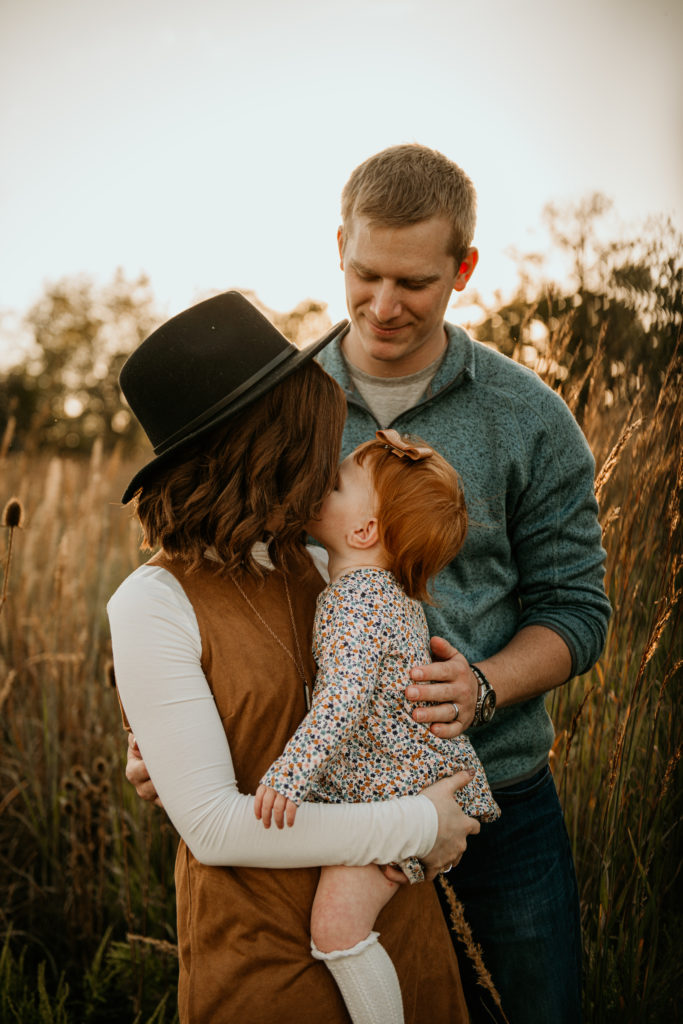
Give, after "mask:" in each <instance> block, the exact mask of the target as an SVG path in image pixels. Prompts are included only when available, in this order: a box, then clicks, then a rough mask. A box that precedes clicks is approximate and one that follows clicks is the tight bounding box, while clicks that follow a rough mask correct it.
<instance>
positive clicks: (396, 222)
mask: <svg viewBox="0 0 683 1024" xmlns="http://www.w3.org/2000/svg"><path fill="white" fill-rule="evenodd" d="M354 216H362V217H367V218H368V219H369V220H370V221H371V222H374V223H375V224H381V225H382V226H385V227H407V226H408V225H410V224H418V223H419V222H420V221H423V220H428V219H429V218H430V217H446V218H447V219H448V220H449V221H450V223H451V228H452V230H451V244H450V253H451V255H452V256H453V258H454V259H455V262H456V264H457V263H460V261H461V260H463V259H464V258H465V255H466V254H467V250H468V248H469V247H470V245H471V244H472V239H473V238H474V227H475V224H476V219H477V193H476V190H475V188H474V185H473V184H472V182H471V180H470V179H469V178H468V176H467V175H466V174H465V172H464V171H463V170H462V168H460V167H458V165H457V164H456V163H453V161H452V160H449V159H448V157H445V156H444V155H443V153H439V152H438V151H437V150H435V149H428V148H427V147H426V146H420V145H418V144H417V143H411V144H407V145H402V146H390V147H389V149H383V150H382V151H381V152H380V153H375V155H374V156H371V157H369V158H368V159H367V160H365V161H364V162H363V163H362V164H360V165H359V166H358V167H356V169H355V170H354V171H353V172H352V174H351V177H350V178H349V180H348V181H347V183H346V185H345V186H344V189H343V191H342V224H343V227H344V230H345V233H346V234H348V232H349V231H350V228H351V223H352V221H353V218H354Z"/></svg>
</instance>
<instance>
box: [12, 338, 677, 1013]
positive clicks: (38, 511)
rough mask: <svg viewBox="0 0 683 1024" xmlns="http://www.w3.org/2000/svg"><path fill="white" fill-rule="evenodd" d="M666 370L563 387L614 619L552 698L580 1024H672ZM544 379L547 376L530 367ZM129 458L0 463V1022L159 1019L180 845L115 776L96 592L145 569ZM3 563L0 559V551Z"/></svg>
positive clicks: (673, 650)
mask: <svg viewBox="0 0 683 1024" xmlns="http://www.w3.org/2000/svg"><path fill="white" fill-rule="evenodd" d="M682 368H683V367H682V365H681V360H680V357H675V359H674V362H673V363H672V365H671V367H670V369H669V375H668V377H667V380H666V382H665V384H664V386H663V387H662V388H661V389H660V390H659V391H658V393H657V394H654V393H652V392H651V391H650V390H649V385H647V384H646V383H645V382H644V383H643V387H642V388H641V390H640V391H638V392H637V397H636V400H635V402H634V403H630V402H629V403H627V402H626V400H625V399H623V398H621V397H620V396H619V395H618V394H615V393H614V392H613V390H608V389H607V386H606V384H605V383H604V378H603V376H602V374H601V369H600V359H599V356H598V357H597V358H596V361H595V362H594V364H593V367H592V368H591V372H590V374H589V376H588V377H587V378H585V379H584V380H583V381H572V380H571V377H570V378H568V380H567V381H566V382H565V383H564V384H563V386H562V391H563V394H564V397H565V398H566V400H567V401H568V402H569V404H570V405H571V406H572V407H573V408H575V409H576V410H577V413H578V415H579V418H580V420H581V422H582V426H583V428H584V431H585V433H586V436H587V437H588V440H589V442H590V444H591V447H592V449H593V451H594V453H595V456H596V461H597V465H598V470H599V474H598V492H599V497H600V504H601V515H602V521H603V527H604V532H605V546H606V548H607V550H608V566H607V587H608V592H609V595H610V598H611V600H612V603H613V607H614V615H613V619H612V622H611V626H610V632H609V636H608V640H607V645H606V649H605V652H604V655H603V657H602V659H601V661H600V662H599V664H598V665H597V666H596V668H594V669H593V670H592V671H591V672H590V673H588V674H587V675H585V676H583V677H581V678H579V679H576V680H574V681H572V682H571V683H570V684H569V685H568V686H566V687H563V688H561V689H560V690H558V691H557V692H556V693H555V694H554V695H553V696H552V697H551V698H549V700H550V707H551V712H552V715H553V719H554V721H555V724H556V730H557V739H556V743H555V746H554V750H553V756H552V767H553V771H554V773H555V777H556V780H557V782H558V786H559V789H560V794H561V797H562V800H563V804H564V807H565V811H566V816H567V822H568V827H569V830H570V835H571V838H572V842H573V846H574V850H575V854H576V861H577V870H578V874H579V885H580V891H581V899H582V913H583V933H584V946H585V953H586V987H585V1007H586V1020H587V1021H588V1022H595V1024H607V1022H617V1021H618V1022H619V1024H627V1022H634V1024H635V1022H639V1024H646V1022H656V1021H664V1020H666V1021H672V1020H678V1019H679V1015H680V1009H679V991H680V988H681V967H680V964H681V960H682V957H681V952H682V950H681V941H680V938H679V934H680V926H681V920H680V912H679V911H678V908H677V906H676V890H677V888H678V891H679V892H680V878H679V872H680V838H681V789H680V776H681V765H680V757H681V745H682V742H683V713H682V712H681V708H680V704H679V694H678V690H677V688H678V684H679V681H680V677H681V667H682V660H681V659H682V657H683V655H682V653H681V643H680V637H681V565H682V551H681V533H682V531H681V521H680V517H681V492H682V485H683V461H682V460H683V408H682V405H683V398H682V392H683V388H682V373H681V371H682ZM539 369H540V370H541V372H542V371H543V367H542V366H539ZM130 475H131V468H130V467H129V466H126V465H122V464H121V463H120V460H119V457H118V456H117V454H116V453H114V454H113V455H108V456H106V457H105V456H103V454H102V452H101V450H100V449H99V448H98V447H97V446H96V447H95V450H94V451H93V454H92V457H91V458H90V460H89V461H88V462H86V461H76V460H73V459H68V458H62V457H56V456H55V457H52V458H50V457H46V456H45V457H44V456H37V455H33V456H30V457H29V456H26V455H21V454H18V455H7V454H3V453H2V452H0V507H2V505H3V504H4V503H5V502H6V501H8V500H9V499H10V498H11V497H13V496H15V497H16V498H17V499H18V500H19V502H20V503H21V509H19V508H18V506H12V507H11V508H10V509H9V510H8V511H7V517H8V520H9V521H10V522H11V521H12V516H16V515H18V514H19V512H21V520H22V521H21V525H20V527H18V528H15V529H12V528H11V527H9V526H5V527H2V528H0V567H3V568H4V573H3V572H0V587H1V588H2V589H0V595H1V596H0V602H1V603H2V606H1V607H0V712H1V714H0V728H1V736H2V742H1V748H0V886H1V889H2V899H1V900H0V931H1V932H2V935H0V1024H4V1022H10V1021H12V1022H17V1024H18V1022H21V1024H32V1022H55V1024H66V1022H72V1024H81V1022H93V1024H99V1022H108V1021H111V1022H117V1024H120V1022H122V1021H134V1022H136V1024H151V1022H159V1024H161V1022H169V1024H170V1022H171V1021H173V1020H175V1019H177V1018H176V1010H175V974H176V970H177V961H176V958H175V949H174V942H175V933H174V895H173V858H174V850H175V835H174V833H173V830H172V829H171V827H170V826H169V825H168V824H167V823H166V822H165V819H164V816H163V813H162V812H161V811H159V810H158V809H157V808H153V807H149V806H147V805H143V804H142V802H141V801H139V800H138V799H137V797H136V796H135V794H134V793H133V791H132V789H131V787H130V786H128V785H127V783H125V780H124V776H123V761H124V754H125V745H124V738H123V734H122V732H121V726H120V717H119V711H118V706H117V701H116V695H115V692H114V690H113V688H112V685H111V665H110V641H109V633H108V625H107V619H106V613H105V604H106V599H107V597H108V595H109V594H110V593H111V592H112V591H113V590H114V589H115V588H116V586H117V585H118V583H119V582H120V581H121V580H122V579H123V578H124V577H125V576H126V575H127V574H128V573H129V572H130V571H131V570H132V569H133V568H134V567H135V566H136V565H137V564H139V562H140V561H141V560H142V556H141V554H140V552H139V551H138V530H137V527H136V526H135V524H134V522H133V521H132V520H131V517H130V514H129V513H128V512H127V511H122V510H121V509H120V508H119V507H118V505H117V501H118V498H119V496H120V494H121V492H122V489H123V485H124V484H125V482H126V481H127V480H128V478H129V476H130ZM10 554H11V564H10V566H9V573H8V572H7V568H8V564H7V563H8V560H9V558H8V556H9V555H10Z"/></svg>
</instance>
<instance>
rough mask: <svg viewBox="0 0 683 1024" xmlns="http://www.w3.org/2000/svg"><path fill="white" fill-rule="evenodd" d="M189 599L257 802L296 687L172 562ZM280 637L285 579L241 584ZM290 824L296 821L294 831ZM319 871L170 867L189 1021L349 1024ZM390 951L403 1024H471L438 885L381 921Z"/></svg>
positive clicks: (244, 784)
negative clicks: (314, 934) (324, 947)
mask: <svg viewBox="0 0 683 1024" xmlns="http://www.w3.org/2000/svg"><path fill="white" fill-rule="evenodd" d="M152 562H153V563H154V564H156V565H160V566H162V567H163V568H165V569H167V570H168V571H169V572H171V573H172V574H173V575H174V576H175V578H176V579H177V580H178V581H179V583H180V584H181V586H182V587H183V589H184V591H185V593H186V595H187V597H188V599H189V601H190V602H191V604H192V606H193V608H194V611H195V614H196V616H197V621H198V623H199V630H200V635H201V641H202V668H203V670H204V673H205V675H206V678H207V679H208V681H209V685H210V687H211V690H212V691H213V694H214V697H215V701H216V705H217V707H218V711H219V714H220V716H221V719H222V721H223V725H224V727H225V732H226V735H227V738H228V741H229V744H230V749H231V752H232V757H233V761H234V766H235V773H236V776H237V782H238V785H239V789H240V791H241V792H242V793H253V792H255V790H256V787H257V785H258V783H259V780H260V778H261V776H262V775H263V773H264V772H265V770H266V769H267V768H268V766H269V765H270V764H271V762H272V761H273V760H274V759H275V758H276V757H277V756H278V755H279V754H280V753H281V752H282V750H283V748H284V746H285V743H286V742H287V740H288V739H289V737H290V736H291V735H292V733H293V732H294V730H295V729H296V727H297V725H298V724H299V722H300V721H301V719H302V718H303V716H304V714H305V703H304V695H303V684H302V681H301V679H300V677H299V675H298V673H297V671H296V669H295V668H294V665H293V664H292V662H291V660H290V659H289V658H288V657H286V656H285V654H284V652H283V651H282V649H281V648H280V647H279V646H278V644H277V643H276V641H275V640H273V638H272V637H271V636H270V635H269V633H268V632H267V630H266V629H265V627H264V626H263V624H262V623H261V622H259V620H258V618H257V617H256V616H255V615H254V612H253V611H252V610H251V609H250V608H249V607H248V605H247V604H246V602H245V601H244V598H243V597H242V596H241V595H240V594H239V592H238V591H237V589H236V588H235V586H234V585H233V583H232V582H231V581H230V580H229V579H226V578H223V577H221V576H220V575H219V574H218V573H217V572H216V566H215V564H213V563H211V562H209V561H208V560H207V562H206V564H205V565H204V566H203V567H202V568H201V569H200V570H199V571H198V572H194V573H188V572H186V570H185V567H184V566H183V565H182V564H181V563H179V562H176V561H171V560H169V559H168V558H166V557H165V556H164V555H157V556H155V557H154V558H153V559H152ZM240 582H241V585H242V586H243V589H244V590H245V592H246V593H247V595H248V596H249V599H250V600H251V601H252V603H253V604H254V606H255V607H256V608H257V609H258V610H259V612H260V614H261V615H262V617H263V618H264V619H265V621H266V622H267V623H268V624H269V626H270V628H271V629H272V630H273V632H274V633H275V634H276V635H277V636H278V637H280V639H281V640H282V641H283V642H284V643H285V644H286V645H287V646H288V647H290V648H291V647H292V646H293V638H292V627H291V622H290V616H289V609H288V606H287V601H286V597H285V591H284V584H283V579H282V576H281V575H280V574H279V573H277V572H273V573H270V574H269V575H268V577H267V578H266V580H265V582H264V583H263V584H258V583H256V582H255V581H252V580H251V579H248V580H246V582H243V581H240ZM322 586H323V582H322V580H321V578H320V575H319V574H318V572H317V570H316V569H315V568H314V566H313V565H312V564H311V567H310V569H309V570H308V571H307V572H306V573H305V574H304V575H303V576H302V577H301V578H298V579H296V580H293V579H292V578H291V577H290V585H289V589H290V594H291V597H292V603H293V607H294V616H295V621H296V625H297V630H298V634H299V642H300V645H301V650H302V653H303V656H304V659H305V662H306V670H307V672H308V673H309V681H310V682H311V684H312V681H313V679H314V678H315V663H314V661H313V658H312V656H311V654H310V650H311V630H312V625H313V615H314V610H315V600H316V597H317V595H318V593H319V591H320V590H321V589H322ZM294 827H295V828H296V824H295V825H294ZM318 876H319V871H318V869H317V868H301V869H277V870H275V869H273V870H264V869H262V868H258V869H257V868H231V867H209V866H207V865H204V864H200V863H199V862H198V861H197V860H196V859H195V858H194V857H193V856H192V854H191V853H190V851H189V850H188V848H187V846H186V845H185V843H184V842H183V841H182V840H181V842H180V845H179V848H178V855H177V859H176V871H175V880H176V889H177V897H178V950H179V956H180V978H179V986H178V1002H179V1009H180V1020H181V1022H182V1024H228V1022H230V1024H321V1022H322V1024H349V1019H350V1018H349V1017H348V1014H347V1012H346V1008H345V1006H344V1003H343V1001H342V999H341V996H340V995H339V992H338V990H337V987H336V985H335V983H334V981H333V980H332V978H331V976H330V974H329V972H328V971H327V969H326V968H325V966H324V964H322V963H320V962H318V961H316V960H314V959H313V958H312V957H311V953H310V910H311V904H312V901H313V896H314V893H315V888H316V885H317V881H318ZM376 928H377V931H379V932H380V934H381V942H382V945H383V946H384V947H385V948H386V950H387V952H388V953H389V955H390V956H391V958H392V960H393V962H394V964H395V966H396V970H397V972H398V976H399V979H400V982H401V990H402V994H403V1004H404V1011H405V1019H406V1024H447V1022H448V1024H465V1022H466V1021H467V1020H468V1015H467V1010H466V1007H465V1002H464V997H463V994H462V987H461V984H460V975H459V973H458V965H457V961H456V958H455V954H454V952H453V947H452V945H451V941H450V938H449V935H448V929H447V927H446V924H445V921H444V919H443V916H442V914H441V910H440V908H439V904H438V901H437V898H436V893H435V892H434V889H433V886H432V885H429V884H426V885H416V886H402V887H401V888H400V889H399V891H398V892H397V894H396V895H395V896H394V897H393V899H392V900H391V901H390V902H389V904H388V906H387V907H386V908H385V909H384V911H383V912H382V913H381V915H380V917H379V919H378V922H377V925H376Z"/></svg>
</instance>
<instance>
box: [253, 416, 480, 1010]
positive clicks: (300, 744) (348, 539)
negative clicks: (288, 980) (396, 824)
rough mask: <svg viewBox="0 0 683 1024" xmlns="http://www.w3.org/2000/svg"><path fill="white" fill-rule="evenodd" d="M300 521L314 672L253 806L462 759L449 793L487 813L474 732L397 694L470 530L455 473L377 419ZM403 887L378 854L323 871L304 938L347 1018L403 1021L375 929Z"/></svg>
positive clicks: (272, 816)
mask: <svg viewBox="0 0 683 1024" xmlns="http://www.w3.org/2000/svg"><path fill="white" fill-rule="evenodd" d="M308 529H309V532H310V533H311V535H312V536H313V537H314V538H315V539H316V540H318V541H319V542H320V543H321V544H323V545H324V546H325V547H326V548H327V551H328V553H329V571H330V583H329V585H328V586H327V587H326V588H325V589H324V590H323V591H322V593H321V594H320V596H319V597H318V603H317V609H316V616H315V624H314V628H313V655H314V657H315V660H316V663H317V666H318V674H317V677H316V683H315V688H314V692H313V702H312V707H311V709H310V711H309V712H308V714H307V715H306V717H305V718H304V720H303V721H302V723H301V725H300V726H299V728H298V729H297V731H296V732H295V733H294V735H293V736H292V738H291V739H290V741H289V743H288V744H287V746H286V747H285V749H284V751H283V753H282V755H281V756H280V757H279V758H278V759H277V761H275V763H274V764H273V765H271V767H270V768H269V769H268V771H267V772H266V774H265V775H264V777H263V779H262V780H261V785H260V786H259V788H258V790H257V793H256V799H255V804H254V809H255V813H256V816H257V818H260V819H261V820H262V821H263V824H264V825H265V826H266V827H269V826H270V823H271V820H274V821H275V823H276V825H277V826H278V827H280V828H282V827H283V825H284V824H285V823H286V824H287V825H290V826H291V825H293V824H294V820H295V816H296V808H297V805H298V804H300V803H301V802H302V801H303V800H312V801H323V802H336V803H341V802H355V801H368V800H387V799H390V798H391V797H397V796H403V795H406V794H410V793H418V792H420V791H421V790H422V789H424V787H425V786H428V785H430V784H431V783H433V782H436V781H437V780H438V779H440V778H443V777H444V776H449V775H454V774H455V773H456V772H458V771H462V770H463V769H464V770H469V772H470V774H471V775H472V776H473V777H472V781H471V782H469V783H468V784H467V785H466V786H465V787H464V788H463V789H461V790H460V791H459V792H458V793H457V795H456V798H457V799H458V801H459V802H460V803H461V806H462V808H463V810H464V811H465V812H466V813H467V814H470V815H472V816H476V817H477V818H479V819H480V820H482V821H492V820H494V819H495V818H497V817H498V815H499V813H500V811H499V809H498V807H497V805H496V803H495V802H494V800H493V797H492V795H491V791H490V789H489V786H488V782H487V780H486V775H485V774H484V769H483V767H482V765H481V762H480V761H479V759H478V758H477V755H476V753H475V752H474V748H473V747H472V744H471V743H470V741H469V740H468V739H467V738H466V737H465V736H458V737H457V738H456V739H452V740H448V739H441V738H439V737H437V736H435V735H434V734H433V733H432V732H431V731H430V730H429V726H428V725H425V724H423V723H419V722H415V721H414V720H413V718H412V715H411V711H412V705H411V704H410V703H409V702H408V701H407V700H406V699H405V697H404V689H405V687H406V685H408V684H409V682H410V678H409V670H410V668H411V667H412V666H413V665H419V664H424V663H425V662H426V661H429V660H430V649H429V632H428V629H427V622H426V619H425V615H424V611H423V609H422V606H421V604H420V601H430V600H431V598H430V596H429V593H428V590H427V584H428V582H429V580H430V579H431V578H432V577H434V576H435V575H436V574H437V573H438V572H439V571H440V570H441V569H442V568H443V567H444V566H445V565H446V564H447V563H448V562H450V561H452V559H454V558H455V556H456V555H457V553H458V551H459V550H460V548H461V547H462V544H463V542H464V539H465V533H466V530H467V512H466V509H465V501H464V496H463V493H462V488H461V486H460V480H459V477H458V474H457V473H456V472H455V470H454V469H453V467H452V466H451V465H450V464H449V463H448V462H447V461H446V460H445V459H444V458H443V457H442V456H441V455H439V454H438V453H437V452H435V451H434V450H433V449H432V448H430V447H428V446H426V445H425V444H424V443H423V442H422V441H420V440H418V439H406V438H402V437H401V435H399V434H398V432H397V431H395V430H380V431H378V432H377V434H376V437H375V439H374V440H372V441H368V442H366V443H365V444H363V445H361V446H360V447H359V448H357V449H356V451H354V452H353V453H352V454H351V455H349V457H348V458H347V459H345V460H344V462H343V463H342V464H341V466H340V469H339V475H338V478H337V482H336V484H335V488H334V490H333V491H332V492H331V493H330V494H329V495H328V497H327V498H326V499H325V502H324V504H323V507H322V509H321V512H320V517H319V519H317V520H315V521H314V522H312V523H310V524H309V527H308ZM400 868H401V870H402V871H403V873H404V874H405V875H406V876H407V878H408V880H409V881H410V882H419V881H422V880H423V879H424V874H423V871H422V866H421V864H420V862H419V861H418V860H417V859H416V858H410V859H409V860H407V861H403V862H402V863H401V864H400ZM397 888H398V884H397V883H396V882H393V881H391V880H389V879H388V878H387V877H386V876H385V875H384V873H383V872H382V870H381V869H380V868H379V867H378V866H377V865H374V864H370V865H367V866H365V867H345V866H335V867H323V868H322V869H321V875H320V882H319V884H318V889H317V892H316V896H315V900H314V903H313V909H312V914H311V939H312V942H311V948H312V952H313V956H314V957H316V958H317V959H321V960H324V961H325V964H326V966H327V967H328V969H329V970H330V972H331V973H332V975H333V977H334V978H335V981H336V983H337V985H338V986H339V989H340V991H341V993H342V996H343V997H344V1000H345V1002H346V1005H347V1008H348V1011H349V1014H350V1016H351V1018H352V1020H353V1022H354V1024H369V1022H378V1024H379V1022H381V1024H384V1022H387V1024H389V1022H391V1024H400V1022H401V1021H403V1008H402V1001H401V993H400V988H399V983H398V978H397V976H396V972H395V970H394V966H393V964H392V962H391V960H390V958H389V956H388V955H387V953H386V952H385V950H384V949H383V948H382V946H380V945H379V943H378V941H377V939H378V933H377V932H375V931H373V930H372V929H373V926H374V924H375V921H376V918H377V915H378V914H379V912H380V911H381V910H382V908H383V907H384V906H385V905H386V904H387V903H388V901H389V900H390V899H391V897H392V896H393V894H394V893H395V891H396V889H397Z"/></svg>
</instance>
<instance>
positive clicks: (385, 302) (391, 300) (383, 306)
mask: <svg viewBox="0 0 683 1024" xmlns="http://www.w3.org/2000/svg"><path fill="white" fill-rule="evenodd" d="M370 309H371V311H372V313H373V314H374V316H376V317H377V319H378V320H381V321H382V322H386V321H387V320H393V319H394V317H397V316H398V315H399V313H400V311H401V303H400V300H399V297H398V294H397V291H396V287H395V285H394V284H393V283H392V282H391V281H379V282H378V283H377V284H376V285H375V288H374V291H373V295H372V302H371V304H370Z"/></svg>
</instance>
